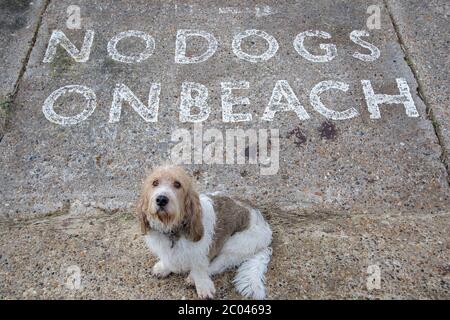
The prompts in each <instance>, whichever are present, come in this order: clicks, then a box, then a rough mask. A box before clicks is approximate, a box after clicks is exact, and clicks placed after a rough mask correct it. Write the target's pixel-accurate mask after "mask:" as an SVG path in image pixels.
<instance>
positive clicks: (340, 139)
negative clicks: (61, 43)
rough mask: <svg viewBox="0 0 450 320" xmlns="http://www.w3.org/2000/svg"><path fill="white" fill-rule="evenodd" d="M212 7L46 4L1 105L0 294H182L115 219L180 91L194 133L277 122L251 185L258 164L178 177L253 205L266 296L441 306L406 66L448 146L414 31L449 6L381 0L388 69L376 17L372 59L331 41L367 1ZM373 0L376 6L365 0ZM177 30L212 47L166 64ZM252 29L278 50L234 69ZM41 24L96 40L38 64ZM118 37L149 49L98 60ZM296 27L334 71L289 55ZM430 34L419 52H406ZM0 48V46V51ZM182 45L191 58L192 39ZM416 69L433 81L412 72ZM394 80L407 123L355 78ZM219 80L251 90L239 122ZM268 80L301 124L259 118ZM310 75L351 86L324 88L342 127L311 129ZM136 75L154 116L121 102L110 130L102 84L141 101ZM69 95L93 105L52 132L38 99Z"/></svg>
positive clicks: (437, 219)
mask: <svg viewBox="0 0 450 320" xmlns="http://www.w3.org/2000/svg"><path fill="white" fill-rule="evenodd" d="M13 2H14V1H6V2H4V1H3V2H2V4H4V3H13ZM34 3H35V4H36V5H37V4H38V3H39V4H40V3H41V2H39V1H35V2H34ZM222 3H223V2H220V1H189V2H183V3H181V2H173V1H172V2H171V1H160V2H158V1H152V2H151V4H149V1H144V0H142V1H133V2H132V4H131V2H130V1H117V0H116V1H112V0H110V1H74V0H70V1H69V0H62V1H51V2H50V5H49V7H48V8H47V11H46V13H45V15H44V17H43V21H42V25H41V27H40V29H39V34H38V37H37V41H36V44H35V47H34V49H33V51H32V55H31V57H30V61H29V64H28V65H27V66H26V67H27V68H26V72H25V74H24V76H23V78H22V80H21V83H20V90H19V92H18V94H17V96H16V99H15V101H14V108H13V110H12V111H13V112H12V114H11V126H10V127H9V130H8V132H7V133H6V135H5V136H4V138H3V140H2V141H1V142H0V167H1V170H0V299H10V298H36V299H42V298H126V299H128V298H145V299H147V298H160V299H167V298H175V299H181V298H187V299H190V298H195V297H196V295H195V290H194V289H193V288H188V287H187V285H186V284H185V283H184V277H183V276H171V277H170V278H169V279H163V280H157V279H154V278H152V277H151V276H150V269H151V267H152V265H153V264H154V262H155V259H154V258H153V257H151V256H150V255H149V252H148V250H147V249H146V248H145V247H144V243H143V240H142V238H141V236H140V234H139V230H138V226H137V223H136V221H135V220H134V218H133V217H132V214H131V213H130V211H131V210H132V207H133V203H134V201H135V199H136V197H137V192H138V188H139V184H140V180H141V178H142V177H143V174H144V171H145V169H146V168H147V167H149V166H152V165H154V164H155V163H160V162H164V161H166V160H167V159H168V156H169V154H170V148H171V147H172V146H173V143H172V142H171V133H172V132H173V130H174V129H175V128H188V129H192V126H191V125H184V124H181V123H180V122H179V121H178V110H179V101H180V87H181V83H182V82H183V81H195V82H199V83H202V84H204V85H206V86H207V87H208V89H209V94H210V98H209V104H210V105H211V108H212V114H211V116H210V118H209V119H208V120H207V121H206V122H205V123H204V128H205V129H206V128H211V127H215V128H218V129H228V128H235V127H242V128H280V135H281V141H280V143H281V153H280V162H281V163H280V172H279V174H278V175H275V176H265V177H264V176H260V175H259V168H258V167H255V166H251V165H240V166H233V165H231V166H230V165H225V166H219V165H215V166H208V165H192V166H190V167H189V169H190V170H191V171H192V172H193V173H194V176H195V177H196V180H197V181H196V182H197V185H198V187H199V188H200V189H201V190H208V191H215V190H217V191H225V192H226V193H228V194H230V195H231V196H235V197H238V198H242V200H245V201H250V202H252V203H253V204H254V205H255V206H258V207H259V208H261V210H262V211H263V213H264V215H265V216H266V218H267V219H268V221H269V223H270V225H271V226H272V227H273V230H274V242H273V249H274V255H273V259H272V261H271V263H270V265H269V271H268V274H267V288H268V296H269V298H274V299H277V298H292V299H300V298H352V299H354V298H370V299H377V298H387V299H392V298H402V299H407V298H424V299H434V298H436V299H449V298H450V293H449V290H450V288H449V287H450V265H449V261H450V237H449V235H450V232H449V231H450V230H449V225H450V224H449V222H450V221H449V217H450V216H449V211H450V198H449V192H450V191H449V186H448V184H447V178H448V177H447V173H446V170H445V167H444V165H443V163H442V162H441V159H440V156H441V154H442V150H443V149H442V147H441V146H440V145H439V141H438V139H437V137H436V135H435V132H434V128H433V124H432V121H431V120H430V119H428V118H427V114H426V106H425V105H424V103H423V101H422V99H421V98H420V97H419V96H418V95H417V82H416V80H415V78H414V75H413V73H412V72H411V67H412V68H413V70H415V71H416V73H417V75H418V78H419V81H420V84H421V90H422V92H423V93H424V95H425V96H424V97H423V98H424V100H425V101H426V102H427V103H428V106H429V107H431V108H432V109H433V112H434V115H435V117H436V120H437V122H438V123H439V125H440V127H441V129H442V134H443V136H444V138H445V139H448V131H446V130H447V127H446V126H447V122H448V121H445V119H448V114H446V113H445V112H447V110H446V109H445V108H444V106H445V105H448V94H447V92H448V81H447V83H446V82H445V79H448V75H447V74H445V70H446V68H447V67H448V53H447V52H446V51H445V50H441V49H444V48H445V40H442V39H440V38H438V32H435V33H434V32H433V31H430V30H439V28H448V25H445V24H442V22H443V21H446V20H440V18H439V15H440V14H441V13H442V11H441V9H442V8H445V12H444V13H443V14H444V16H445V14H447V12H448V8H447V7H445V6H444V5H442V6H441V8H440V7H439V6H440V3H439V2H436V1H431V3H430V4H425V3H421V4H419V2H416V1H410V2H408V4H403V3H400V2H393V1H388V5H389V8H391V10H392V12H391V13H392V16H393V18H394V21H395V23H396V24H397V25H398V31H400V33H401V38H402V40H403V42H404V45H405V47H406V49H407V50H406V51H407V52H409V54H410V56H408V57H406V58H405V56H404V51H403V50H402V48H401V46H400V44H399V42H398V38H397V33H396V30H395V29H394V26H393V25H392V23H391V19H390V17H389V14H388V12H387V11H386V10H385V9H383V11H382V19H383V20H382V29H381V30H373V31H370V34H371V38H370V40H369V39H368V41H369V42H371V43H374V44H376V45H377V46H378V47H379V48H380V49H381V53H382V54H381V58H380V59H379V60H378V61H377V62H375V63H363V62H360V61H358V60H355V59H354V58H352V57H351V55H352V53H353V52H355V51H362V49H361V48H360V47H359V46H356V45H355V44H352V42H351V41H350V40H349V36H348V35H349V33H350V31H352V30H356V29H365V24H366V18H367V14H366V9H367V6H368V5H372V4H374V2H373V1H358V2H355V1H290V2H283V4H277V3H276V2H275V1H273V2H270V1H265V2H264V5H261V4H260V3H257V2H246V3H245V4H243V3H242V1H228V2H227V7H226V8H224V7H220V5H223V4H222ZM375 3H378V4H379V5H381V6H382V7H383V8H384V4H383V2H382V1H378V2H377V1H375ZM74 4H75V5H76V4H78V5H80V7H81V8H82V18H83V25H82V28H83V29H82V30H67V29H66V28H65V23H66V21H65V19H66V13H65V12H66V8H67V6H68V5H74ZM422 6H429V7H427V8H429V9H431V10H428V11H427V10H425V11H424V10H423V7H422ZM13 8H14V7H13ZM17 8H20V6H18V7H17ZM406 8H407V9H408V10H406ZM402 10H404V11H402ZM25 12H28V11H25ZM2 14H3V11H2V13H0V16H1V15H2ZM34 14H37V11H36V12H35V13H34ZM429 15H431V16H432V18H429ZM447 16H448V15H447ZM36 18H37V16H36ZM8 19H9V18H8ZM30 19H35V18H32V17H31V18H30ZM442 19H447V20H448V17H444V18H442ZM1 21H9V20H1ZM11 21H12V20H11ZM30 21H31V20H30ZM33 21H34V20H33ZM417 21H420V22H421V21H427V22H428V23H427V24H424V23H418V22H417ZM434 22H435V24H434ZM441 24H442V27H439V26H440V25H441ZM424 26H425V27H424ZM181 28H196V29H203V30H205V31H208V32H211V33H213V34H214V35H215V36H216V38H217V39H218V41H219V49H218V51H217V52H216V54H215V55H214V56H213V57H212V58H210V59H209V60H208V61H207V62H205V63H202V64H199V65H189V66H181V65H176V64H175V63H174V62H173V56H174V43H175V35H176V30H177V29H181ZM252 28H256V29H261V30H265V31H266V32H268V33H269V34H271V35H273V36H275V38H276V39H277V40H278V43H279V45H280V49H279V51H278V53H277V55H276V56H275V57H274V58H272V59H271V60H269V61H267V62H265V63H259V64H256V65H253V64H250V63H248V62H244V61H242V60H239V59H238V58H236V57H235V56H234V55H233V53H232V51H231V45H230V44H231V41H232V36H233V35H234V34H235V33H237V32H240V31H243V30H246V29H252ZM53 29H62V30H63V31H64V32H65V33H66V34H67V35H68V37H69V38H70V39H72V40H73V41H74V42H75V43H76V44H77V45H79V44H80V43H81V40H82V36H83V35H84V31H85V30H87V29H93V30H95V32H96V34H95V39H94V45H93V49H92V53H91V58H90V60H89V61H88V62H87V63H76V62H74V61H73V60H71V59H70V58H68V56H67V55H66V54H65V53H64V51H63V50H59V51H58V54H57V58H56V59H55V60H54V61H53V63H51V64H44V63H42V60H43V56H44V52H45V50H46V47H47V44H48V40H49V38H50V35H51V32H52V30H53ZM130 29H134V30H142V31H145V32H148V33H149V34H151V35H152V36H153V37H154V38H155V39H156V51H155V53H154V55H153V56H152V57H151V58H150V59H149V60H147V61H145V62H143V63H141V64H138V65H124V64H121V63H117V62H114V61H112V60H111V59H110V58H109V57H108V55H107V52H106V45H107V42H108V40H109V39H111V37H112V36H114V35H115V34H117V33H119V32H121V31H125V30H130ZM310 29H320V30H324V31H327V32H329V33H331V34H332V36H333V39H332V41H330V42H332V43H335V44H336V45H337V46H338V57H337V58H336V59H335V60H334V61H332V62H330V63H326V64H313V63H310V62H307V61H306V60H304V59H303V58H301V57H299V56H298V55H297V53H296V52H295V50H294V49H293V47H292V41H293V39H294V38H295V36H296V35H297V34H298V33H299V32H302V31H306V30H310ZM427 30H428V31H427ZM441 30H442V29H441ZM17 32H19V31H17ZM20 32H21V31H20ZM14 34H16V32H14ZM442 34H444V32H442ZM415 37H417V38H415ZM435 37H436V41H434V42H432V43H431V44H430V43H429V44H426V43H425V42H423V41H424V40H425V39H429V38H431V39H434V38H435ZM1 39H2V41H3V38H1ZM439 41H444V42H439ZM324 42H327V41H324ZM318 43H319V42H318V41H317V42H315V41H314V40H311V42H310V47H311V48H315V49H317V45H318ZM20 44H23V43H22V42H20ZM122 45H123V46H122V47H121V49H123V50H124V51H126V50H129V51H133V50H136V52H137V51H139V48H140V47H139V44H133V43H132V41H130V42H128V43H127V45H128V46H129V47H128V48H126V46H125V44H122ZM441 46H442V48H441ZM4 48H5V46H4V45H3V43H2V48H1V49H0V53H1V54H2V56H3V55H5V54H4V53H3V51H1V50H3V49H4ZM245 48H247V49H248V50H250V51H252V52H261V51H262V50H264V45H263V44H262V43H260V42H259V41H257V40H256V41H254V43H253V44H252V43H246V44H245ZM189 50H192V51H189V52H193V53H195V52H197V51H196V50H201V44H199V43H194V45H193V46H192V48H189ZM253 50H254V51H253ZM428 50H429V51H428ZM317 53H319V52H318V51H317ZM446 54H447V55H446ZM427 57H428V60H426V58H427ZM441 57H442V59H441ZM446 59H447V60H446ZM17 63H18V64H17ZM14 65H15V66H17V67H16V68H15V69H14V70H11V71H8V72H7V77H8V78H10V77H11V79H14V76H15V77H16V78H15V79H17V76H18V75H19V74H18V73H17V72H19V70H20V69H21V66H20V60H17V61H16V60H14V61H12V62H8V63H6V64H4V65H2V68H5V67H8V68H9V67H14ZM430 66H431V70H435V71H428V68H429V67H430ZM399 77H403V78H406V79H407V81H408V84H409V86H410V88H411V91H412V94H413V96H414V100H415V103H416V106H417V108H418V111H419V113H420V118H416V119H413V118H408V117H407V116H406V115H405V112H404V108H403V107H402V106H382V107H381V114H382V119H380V120H370V119H369V114H368V111H367V106H366V104H365V101H364V98H363V94H362V88H361V85H360V80H362V79H368V80H371V81H372V83H373V85H374V87H375V90H376V91H377V92H380V93H387V94H396V93H397V88H396V86H395V78H399ZM1 79H2V81H3V80H4V79H6V78H4V77H2V78H1ZM231 79H236V80H247V81H249V82H250V85H251V89H250V90H248V91H247V92H241V93H242V94H247V95H248V97H249V98H250V100H251V105H250V106H247V107H236V108H235V109H236V110H237V111H241V112H246V111H250V112H252V114H253V121H252V122H251V123H248V124H245V125H242V124H240V125H226V124H223V123H222V121H221V109H220V82H221V81H228V80H231ZM281 79H284V80H288V81H289V83H290V85H291V86H292V88H293V90H294V91H295V92H296V94H297V95H298V97H299V99H300V101H301V102H302V104H303V105H304V106H305V108H306V110H307V112H308V113H309V114H310V116H311V119H310V120H307V121H303V122H300V121H299V120H298V119H297V118H296V116H295V114H293V113H291V114H286V115H279V116H277V117H276V120H275V121H274V122H273V123H271V124H267V123H264V122H263V121H261V119H260V118H261V115H262V113H263V110H264V109H265V107H266V106H267V103H268V101H269V98H270V95H271V92H272V89H273V86H274V84H275V81H277V80H281ZM327 79H335V80H340V81H344V82H347V83H348V84H349V85H350V87H351V88H350V91H349V92H347V93H346V94H344V93H341V92H338V93H335V92H333V94H327V95H324V96H323V101H324V102H325V104H326V105H328V106H333V107H335V108H336V109H338V110H343V109H346V108H348V107H350V106H354V107H355V108H357V109H358V111H359V113H360V116H359V117H357V118H355V119H353V120H350V121H334V122H326V121H325V118H324V117H322V116H321V115H319V114H318V113H317V112H316V111H314V110H313V108H312V106H311V105H310V103H309V97H308V96H309V91H310V90H311V88H312V87H313V86H314V85H315V84H316V83H318V82H319V81H322V80H327ZM151 82H161V84H162V92H161V106H160V115H159V122H158V123H156V124H146V123H144V121H143V120H142V119H141V118H140V117H139V116H138V115H137V114H136V113H135V112H134V111H132V110H131V108H130V107H129V106H125V107H124V110H123V112H122V117H121V120H120V122H119V123H117V124H109V123H108V116H109V108H110V105H111V100H112V91H113V88H114V86H115V84H116V83H124V84H126V85H127V86H129V87H130V88H131V89H132V90H133V91H134V92H135V93H136V95H138V96H139V98H140V99H141V100H142V101H146V97H147V94H148V89H149V84H150V83H151ZM68 84H82V85H86V86H88V87H91V88H92V89H94V90H95V92H96V94H97V99H98V106H97V109H96V110H95V112H94V114H93V115H92V116H91V117H90V118H89V119H88V120H86V121H85V122H83V123H81V124H79V125H75V126H71V127H60V126H57V125H55V124H52V123H50V122H49V121H48V120H47V119H46V118H45V117H44V116H43V114H42V111H41V109H42V104H43V102H44V100H45V99H46V98H47V97H48V96H49V95H50V93H51V92H53V91H54V90H56V89H58V88H60V87H62V86H64V85H68ZM2 87H3V85H2ZM436 88H439V89H436ZM70 98H73V99H71V100H70V99H67V100H65V101H61V102H62V104H61V105H58V106H57V110H58V111H59V112H61V113H63V114H65V115H71V114H72V115H73V114H76V113H77V112H80V111H81V110H82V104H81V101H79V100H77V98H76V97H70ZM64 102H65V103H64ZM68 102H70V103H68ZM446 117H447V118H446ZM445 139H444V141H448V140H445ZM447 145H448V144H447ZM371 265H377V266H378V267H379V268H380V270H381V279H382V284H381V289H380V290H374V291H368V289H367V287H366V282H367V277H368V273H367V268H368V266H371ZM70 266H78V267H79V268H80V269H81V272H82V286H83V289H82V290H79V291H77V290H70V289H68V288H66V287H65V283H66V280H67V277H68V275H69V274H68V272H67V268H68V267H70ZM233 275H234V273H233V272H227V273H225V274H224V275H221V276H218V277H216V278H215V280H214V281H215V283H216V287H217V289H218V293H217V297H218V298H225V299H227V298H239V296H238V295H237V294H236V293H234V290H233V287H232V284H231V280H232V278H233Z"/></svg>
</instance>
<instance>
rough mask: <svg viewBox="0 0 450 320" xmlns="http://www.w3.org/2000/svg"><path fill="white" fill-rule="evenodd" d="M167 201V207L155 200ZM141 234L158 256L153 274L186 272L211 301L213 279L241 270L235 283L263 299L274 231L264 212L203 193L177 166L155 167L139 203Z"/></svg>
mask: <svg viewBox="0 0 450 320" xmlns="http://www.w3.org/2000/svg"><path fill="white" fill-rule="evenodd" d="M160 196H164V197H166V198H167V199H168V202H167V204H166V205H165V206H163V207H161V206H159V205H158V204H157V201H156V199H157V197H160ZM137 216H138V219H139V222H140V226H141V231H142V233H143V234H144V235H145V241H146V243H147V245H148V247H149V248H150V250H151V251H152V252H153V253H154V254H155V255H156V256H157V257H158V258H159V261H158V262H157V263H156V264H155V265H154V267H153V270H152V273H153V274H154V275H155V276H158V277H166V276H168V275H169V274H170V273H188V274H189V275H188V277H187V279H186V280H187V281H188V282H189V283H192V284H194V285H195V287H196V290H197V294H198V296H199V297H200V298H213V296H214V293H215V288H214V283H213V282H212V280H211V276H212V275H214V274H218V273H221V272H223V271H225V270H226V269H228V268H231V267H237V266H239V268H238V271H237V275H236V277H235V279H234V284H235V286H236V289H237V291H238V292H239V293H241V294H242V295H244V296H246V297H253V298H256V299H263V298H264V297H265V288H264V281H265V280H264V274H265V272H266V270H267V265H268V263H269V261H270V256H271V253H272V250H271V248H270V247H269V246H270V243H271V241H272V231H271V230H270V227H269V225H268V224H267V222H266V221H265V220H264V218H263V216H262V215H261V213H260V212H259V211H258V210H256V209H253V208H250V207H248V206H246V205H244V204H242V203H240V202H238V201H235V200H233V199H231V198H228V197H224V196H215V195H206V194H202V195H199V194H198V193H197V192H196V191H195V190H194V187H193V185H192V180H191V177H190V176H189V175H188V174H187V173H186V172H185V171H184V170H183V169H182V168H181V167H177V166H163V167H159V168H156V169H154V170H153V171H152V173H151V174H150V175H149V176H148V177H147V179H146V180H145V182H144V185H143V188H142V193H141V196H140V198H139V202H138V205H137Z"/></svg>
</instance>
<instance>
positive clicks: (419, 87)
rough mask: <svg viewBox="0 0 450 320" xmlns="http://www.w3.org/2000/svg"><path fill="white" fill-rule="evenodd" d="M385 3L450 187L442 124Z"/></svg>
mask: <svg viewBox="0 0 450 320" xmlns="http://www.w3.org/2000/svg"><path fill="white" fill-rule="evenodd" d="M383 2H384V5H385V7H386V11H387V12H388V14H389V18H390V21H391V23H392V26H393V27H394V30H395V33H396V35H397V39H398V42H399V44H400V47H401V49H402V51H403V55H404V58H405V61H407V62H410V63H408V66H409V68H410V69H411V72H412V74H413V76H414V79H415V80H416V82H417V95H418V97H419V98H420V99H421V100H422V102H423V103H424V104H425V108H426V112H427V119H428V120H430V121H431V124H432V125H433V128H434V134H435V135H436V137H437V140H438V144H439V146H440V147H441V156H440V160H441V162H442V164H443V165H444V168H445V171H446V172H447V184H448V186H449V187H450V163H449V158H448V155H449V152H448V150H447V148H446V147H445V143H444V138H443V135H442V131H441V127H440V124H439V122H438V120H437V119H436V117H435V116H434V113H433V108H432V107H431V105H430V104H429V102H428V99H427V98H426V95H425V92H424V91H423V86H422V83H421V81H420V78H419V74H418V72H417V70H416V68H415V67H414V60H413V59H412V58H411V57H410V55H409V52H408V49H407V47H406V45H405V42H404V40H403V36H402V34H401V32H400V28H399V26H398V25H397V23H396V22H395V19H394V16H393V14H392V10H391V8H390V6H389V3H388V1H387V0H383Z"/></svg>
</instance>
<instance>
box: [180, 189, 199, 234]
mask: <svg viewBox="0 0 450 320" xmlns="http://www.w3.org/2000/svg"><path fill="white" fill-rule="evenodd" d="M184 210H185V219H186V237H187V238H188V239H189V240H191V241H194V242H197V241H199V240H200V239H201V238H202V237H203V223H202V208H201V206H200V198H199V196H198V193H197V192H196V191H195V190H194V189H193V188H192V186H191V187H190V188H189V190H188V192H187V194H186V200H185V202H184Z"/></svg>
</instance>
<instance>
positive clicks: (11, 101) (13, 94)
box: [0, 0, 50, 142]
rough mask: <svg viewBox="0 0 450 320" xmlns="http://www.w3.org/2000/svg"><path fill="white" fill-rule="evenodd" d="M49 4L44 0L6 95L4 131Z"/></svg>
mask: <svg viewBox="0 0 450 320" xmlns="http://www.w3.org/2000/svg"><path fill="white" fill-rule="evenodd" d="M49 4H50V0H45V2H44V6H43V8H42V10H41V12H40V13H39V16H38V19H37V23H36V28H35V29H34V33H33V37H32V38H31V42H30V45H29V47H28V50H27V53H26V55H25V58H24V59H23V61H22V67H21V68H20V71H19V75H18V76H17V80H16V83H15V84H14V89H13V92H11V93H10V94H9V96H8V100H7V101H8V110H7V114H6V116H5V125H4V128H3V129H4V131H6V130H7V129H8V126H9V120H10V114H11V108H13V106H14V102H15V99H16V96H17V93H18V91H19V87H20V83H21V81H22V78H23V75H24V74H25V72H26V70H27V66H28V62H29V61H30V57H31V52H32V51H33V48H34V45H35V44H36V40H37V37H38V34H39V30H40V28H41V25H42V19H43V17H44V14H45V12H46V11H47V8H48V6H49ZM3 136H4V132H3V133H1V134H0V142H1V141H2V140H3Z"/></svg>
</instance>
